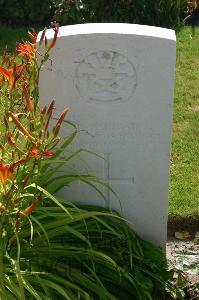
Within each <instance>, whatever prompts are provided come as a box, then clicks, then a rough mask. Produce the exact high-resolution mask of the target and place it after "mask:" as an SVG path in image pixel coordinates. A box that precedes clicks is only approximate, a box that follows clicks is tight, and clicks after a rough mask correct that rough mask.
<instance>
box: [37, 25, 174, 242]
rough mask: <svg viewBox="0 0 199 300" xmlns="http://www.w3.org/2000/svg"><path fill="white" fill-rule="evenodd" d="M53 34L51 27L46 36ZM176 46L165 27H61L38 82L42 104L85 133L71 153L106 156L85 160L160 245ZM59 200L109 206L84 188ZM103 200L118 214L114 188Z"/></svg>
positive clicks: (132, 220)
mask: <svg viewBox="0 0 199 300" xmlns="http://www.w3.org/2000/svg"><path fill="white" fill-rule="evenodd" d="M53 33H54V31H53V30H51V29H50V30H47V38H48V39H51V38H52V37H53ZM175 45H176V42H175V33H174V31H173V30H169V29H164V28H157V27H150V26H143V25H132V24H84V25H73V26H65V27H61V28H60V32H59V37H58V41H57V44H56V46H55V48H54V49H52V51H51V56H50V59H51V61H49V62H48V63H47V64H46V66H45V67H44V68H43V71H42V74H41V81H40V95H41V99H42V101H43V103H44V102H45V103H48V102H49V101H50V100H51V99H52V98H54V99H56V107H57V114H59V113H60V112H61V111H62V110H63V108H64V107H65V106H68V107H69V108H70V110H71V112H70V115H69V116H70V119H71V120H73V121H74V122H75V123H76V124H78V127H79V129H80V130H82V131H81V132H80V134H79V137H78V139H77V140H76V142H75V146H74V148H76V149H78V148H79V147H80V148H86V149H88V150H90V151H94V152H96V153H98V154H100V155H101V156H103V157H104V160H103V159H100V158H97V157H95V156H92V155H90V156H89V155H87V157H86V160H87V162H90V164H88V165H86V168H87V170H88V173H93V172H96V174H97V175H98V176H100V177H101V178H103V179H105V180H106V181H107V182H108V183H110V184H111V186H112V188H113V189H114V191H115V192H116V193H117V194H118V196H119V198H120V200H121V205H122V207H123V211H124V215H125V217H126V218H127V219H128V220H129V221H130V223H131V224H132V227H133V228H134V229H135V230H136V231H137V232H138V233H139V234H140V235H141V236H142V237H143V238H145V239H148V240H150V241H152V242H155V243H156V244H158V245H161V246H164V245H165V241H166V234H167V214H168V213H167V207H168V184H169V159H170V142H171V124H172V106H173V85H174V69H175ZM81 164H83V163H82V162H81V160H80V159H79V161H78V162H77V161H76V162H75V165H76V167H77V165H78V166H80V165H81ZM66 170H67V169H66ZM66 172H67V171H66ZM84 172H85V171H84ZM61 196H62V197H64V198H66V199H68V200H72V201H75V202H80V203H86V204H96V205H104V202H103V201H104V200H103V199H102V198H101V197H99V196H98V195H97V193H96V192H95V191H94V190H93V189H92V188H91V187H88V186H86V185H84V184H75V185H72V186H71V188H67V189H64V190H63V191H62V192H61ZM106 196H107V198H108V199H109V201H110V205H111V207H112V208H114V209H115V208H116V209H118V210H119V209H120V206H119V204H118V200H117V199H116V198H115V196H114V195H113V194H112V193H111V192H109V191H106Z"/></svg>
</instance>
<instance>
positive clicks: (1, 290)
mask: <svg viewBox="0 0 199 300" xmlns="http://www.w3.org/2000/svg"><path fill="white" fill-rule="evenodd" d="M3 257H4V241H3V237H2V234H1V236H0V299H5V300H6V299H7V297H6V291H5V286H4V263H3Z"/></svg>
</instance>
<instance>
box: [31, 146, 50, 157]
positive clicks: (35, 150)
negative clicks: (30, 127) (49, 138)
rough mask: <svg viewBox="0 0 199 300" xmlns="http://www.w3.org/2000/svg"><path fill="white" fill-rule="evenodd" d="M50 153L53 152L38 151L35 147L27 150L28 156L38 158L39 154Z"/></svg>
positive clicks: (46, 154)
mask: <svg viewBox="0 0 199 300" xmlns="http://www.w3.org/2000/svg"><path fill="white" fill-rule="evenodd" d="M52 155H54V152H51V151H43V152H42V153H39V150H38V149H37V148H36V147H33V148H32V149H31V150H30V152H29V156H30V157H34V158H40V156H43V157H48V156H52Z"/></svg>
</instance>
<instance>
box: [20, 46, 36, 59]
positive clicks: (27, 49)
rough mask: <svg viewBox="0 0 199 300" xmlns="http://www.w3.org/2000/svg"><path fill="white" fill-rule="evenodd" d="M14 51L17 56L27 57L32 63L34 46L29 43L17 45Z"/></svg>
mask: <svg viewBox="0 0 199 300" xmlns="http://www.w3.org/2000/svg"><path fill="white" fill-rule="evenodd" d="M16 50H17V51H18V52H19V56H27V57H28V58H29V61H32V59H33V58H34V56H35V53H36V48H35V45H33V44H31V43H29V42H25V43H23V44H20V43H19V44H18V46H17V48H16Z"/></svg>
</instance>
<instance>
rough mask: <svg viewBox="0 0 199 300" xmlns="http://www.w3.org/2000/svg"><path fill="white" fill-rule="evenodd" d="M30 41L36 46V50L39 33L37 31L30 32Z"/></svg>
mask: <svg viewBox="0 0 199 300" xmlns="http://www.w3.org/2000/svg"><path fill="white" fill-rule="evenodd" d="M28 34H29V37H30V39H31V40H32V43H33V45H34V47H35V48H36V42H37V33H36V31H35V30H34V29H33V30H32V32H30V31H29V32H28Z"/></svg>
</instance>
